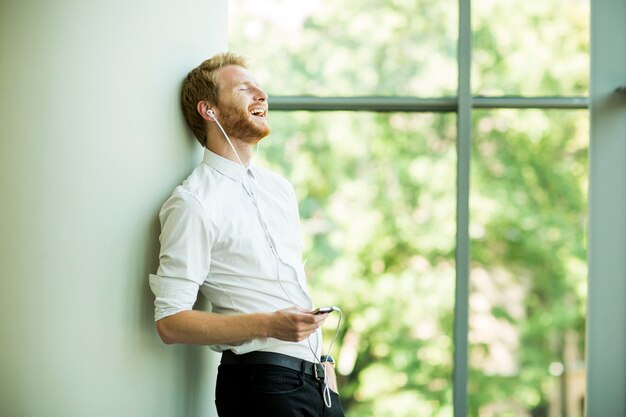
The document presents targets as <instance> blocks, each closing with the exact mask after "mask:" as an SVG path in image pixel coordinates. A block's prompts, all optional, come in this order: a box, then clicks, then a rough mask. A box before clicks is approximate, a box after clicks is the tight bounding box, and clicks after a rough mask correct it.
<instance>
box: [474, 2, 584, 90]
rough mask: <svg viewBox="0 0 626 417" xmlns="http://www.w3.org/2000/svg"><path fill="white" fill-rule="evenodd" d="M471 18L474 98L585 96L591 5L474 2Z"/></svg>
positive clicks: (574, 3)
mask: <svg viewBox="0 0 626 417" xmlns="http://www.w3.org/2000/svg"><path fill="white" fill-rule="evenodd" d="M472 13H473V16H472V28H473V40H472V43H473V45H472V46H473V50H472V60H473V66H472V89H473V91H474V94H476V95H484V96H500V95H522V96H577V95H582V96H585V95H587V94H588V87H589V82H588V79H589V22H590V18H589V0H542V1H524V0H508V1H502V0H476V1H473V2H472Z"/></svg>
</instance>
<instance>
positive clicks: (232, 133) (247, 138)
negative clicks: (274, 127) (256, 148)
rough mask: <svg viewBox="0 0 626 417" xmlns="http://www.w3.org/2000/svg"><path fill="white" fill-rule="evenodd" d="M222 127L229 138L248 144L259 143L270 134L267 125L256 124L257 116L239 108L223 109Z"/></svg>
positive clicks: (228, 107)
mask: <svg viewBox="0 0 626 417" xmlns="http://www.w3.org/2000/svg"><path fill="white" fill-rule="evenodd" d="M220 110H221V112H220V113H222V115H223V116H222V120H220V122H221V123H222V127H223V128H224V130H225V131H226V133H227V134H228V136H229V137H232V138H237V139H239V140H242V141H244V142H246V143H257V142H258V141H260V140H261V139H263V138H264V137H266V136H267V135H269V134H270V127H269V126H268V124H267V122H266V123H260V120H259V121H258V122H256V123H255V120H254V119H255V116H252V115H250V113H248V111H247V110H243V109H241V108H238V107H230V106H227V107H223V108H222V109H220Z"/></svg>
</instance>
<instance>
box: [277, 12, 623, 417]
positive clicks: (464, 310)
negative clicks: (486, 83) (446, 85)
mask: <svg viewBox="0 0 626 417" xmlns="http://www.w3.org/2000/svg"><path fill="white" fill-rule="evenodd" d="M458 1H459V3H458V4H459V37H458V51H457V55H458V61H457V65H458V87H457V96H456V97H438V98H419V97H397V96H396V97H387V96H360V97H359V96H356V97H317V96H270V97H269V102H270V104H271V109H272V111H366V112H428V113H437V112H456V113H457V178H456V183H457V212H456V222H457V227H456V248H455V263H456V277H455V294H454V300H455V302H454V330H453V333H454V369H453V409H454V417H466V416H467V415H468V391H467V386H468V375H469V364H468V351H469V340H468V331H469V279H470V239H469V193H470V160H471V141H472V136H471V118H472V112H473V110H479V109H565V110H585V109H589V108H590V99H589V97H580V96H572V97H522V96H501V97H485V96H472V95H471V51H472V45H471V40H472V28H471V0H458ZM590 1H591V2H592V4H593V2H594V1H597V0H590ZM601 1H604V2H609V3H610V2H615V1H619V0H601Z"/></svg>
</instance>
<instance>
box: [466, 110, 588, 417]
mask: <svg viewBox="0 0 626 417" xmlns="http://www.w3.org/2000/svg"><path fill="white" fill-rule="evenodd" d="M473 123H474V139H473V141H474V142H473V143H474V147H473V151H474V155H473V159H472V161H473V162H472V167H471V169H472V178H471V187H472V188H471V194H470V205H471V208H470V219H471V224H470V237H471V259H472V264H471V265H472V266H471V279H470V297H469V306H470V317H469V324H470V330H469V341H470V351H469V360H470V369H471V371H470V384H469V387H470V388H469V390H470V414H469V415H470V416H478V417H491V416H555V415H558V416H562V415H567V416H569V417H582V416H583V408H582V405H583V398H584V395H585V373H584V362H583V358H584V334H585V306H586V288H587V287H586V277H587V256H586V255H587V254H586V233H585V219H586V214H587V195H586V190H587V182H588V172H587V151H588V127H589V126H588V112H587V111H560V110H550V111H539V110H497V111H481V112H476V113H475V114H474V121H473Z"/></svg>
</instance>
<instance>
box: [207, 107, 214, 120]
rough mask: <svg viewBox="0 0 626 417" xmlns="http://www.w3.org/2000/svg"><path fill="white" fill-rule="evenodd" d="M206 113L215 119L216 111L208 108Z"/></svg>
mask: <svg viewBox="0 0 626 417" xmlns="http://www.w3.org/2000/svg"><path fill="white" fill-rule="evenodd" d="M206 114H207V115H208V116H209V117H210V118H211V119H213V120H215V113H213V110H211V109H208V110H207V111H206Z"/></svg>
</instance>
